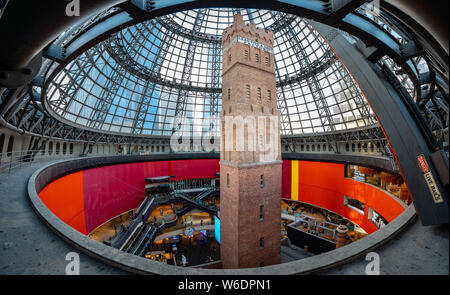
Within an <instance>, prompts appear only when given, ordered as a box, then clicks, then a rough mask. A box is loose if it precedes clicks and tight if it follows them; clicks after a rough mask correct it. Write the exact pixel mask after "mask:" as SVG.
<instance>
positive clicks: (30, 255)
mask: <svg viewBox="0 0 450 295" xmlns="http://www.w3.org/2000/svg"><path fill="white" fill-rule="evenodd" d="M48 163H50V162H48ZM41 165H42V163H38V164H31V165H30V166H28V165H26V166H24V167H21V168H17V169H15V170H13V171H12V172H11V174H8V173H2V174H0V196H1V197H0V247H1V248H0V274H65V268H66V265H67V263H68V261H66V260H65V258H66V255H67V254H68V253H69V252H77V253H79V256H80V265H81V268H80V273H81V274H86V275H87V274H102V275H109V274H126V272H124V271H121V270H120V269H117V268H113V267H111V266H109V265H106V264H104V263H102V262H99V261H97V260H95V259H93V258H90V257H89V256H87V255H84V254H82V253H80V252H79V251H78V250H76V249H75V248H73V247H72V246H70V245H69V244H67V243H66V242H64V241H63V240H62V239H61V238H59V237H58V236H57V235H56V234H54V233H53V232H52V231H51V230H50V229H49V228H48V227H47V226H46V225H45V224H44V223H42V222H41V220H39V218H38V217H37V215H36V214H35V213H34V211H33V209H32V208H31V206H30V204H29V201H28V197H27V180H28V178H29V177H30V176H31V175H32V174H33V172H34V171H36V170H37V169H38V168H39V167H41ZM375 251H376V252H377V253H378V254H379V255H380V259H381V264H380V271H381V274H447V275H448V273H449V231H448V225H446V226H431V227H423V226H422V225H421V224H420V222H419V221H418V220H417V219H416V221H415V222H413V224H411V225H410V226H409V227H408V228H407V229H406V230H404V231H403V232H402V233H401V234H399V235H398V236H397V237H395V238H394V239H392V240H391V241H389V242H388V243H387V244H385V245H384V246H382V247H381V248H379V249H377V250H375ZM366 265H367V261H366V260H365V257H360V258H357V259H356V260H354V261H352V262H350V263H347V264H345V265H343V266H340V267H335V268H332V269H329V270H326V271H322V272H320V274H364V273H365V267H366Z"/></svg>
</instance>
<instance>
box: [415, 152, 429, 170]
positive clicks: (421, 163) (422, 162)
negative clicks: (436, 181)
mask: <svg viewBox="0 0 450 295" xmlns="http://www.w3.org/2000/svg"><path fill="white" fill-rule="evenodd" d="M417 162H418V163H419V167H420V169H422V172H423V173H427V172H429V171H430V168H428V165H427V161H426V160H425V157H424V156H423V155H420V156H418V157H417Z"/></svg>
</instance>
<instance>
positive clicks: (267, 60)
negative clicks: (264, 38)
mask: <svg viewBox="0 0 450 295" xmlns="http://www.w3.org/2000/svg"><path fill="white" fill-rule="evenodd" d="M266 66H270V62H269V57H268V56H266Z"/></svg>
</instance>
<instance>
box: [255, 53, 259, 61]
mask: <svg viewBox="0 0 450 295" xmlns="http://www.w3.org/2000/svg"><path fill="white" fill-rule="evenodd" d="M255 60H256V62H258V63H259V54H258V53H257V54H255Z"/></svg>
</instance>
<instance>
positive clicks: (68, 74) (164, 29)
mask: <svg viewBox="0 0 450 295" xmlns="http://www.w3.org/2000/svg"><path fill="white" fill-rule="evenodd" d="M235 13H241V14H242V15H243V16H244V20H246V21H247V22H248V23H254V24H256V25H257V26H259V27H263V28H266V29H268V30H272V31H274V35H275V44H274V57H275V62H276V71H277V86H278V87H277V88H278V91H277V97H278V105H279V108H280V110H281V114H282V134H285V135H293V134H308V133H320V132H328V131H336V130H345V129H352V128H358V127H366V126H370V125H374V124H376V120H375V119H374V116H373V114H372V112H371V110H370V108H369V106H368V104H367V102H366V101H365V99H364V97H363V96H362V94H361V92H360V90H359V88H358V87H357V85H356V84H355V82H354V81H353V79H352V78H351V76H350V74H349V73H348V72H347V70H346V69H345V67H344V66H343V65H342V63H341V62H340V61H339V60H338V58H337V57H336V55H335V54H334V52H333V51H332V50H331V48H330V47H329V46H328V45H327V43H326V42H325V40H324V39H323V38H322V37H321V36H320V34H319V33H318V32H316V31H315V30H314V28H313V27H312V26H311V24H309V23H308V22H307V21H306V20H304V19H302V18H300V17H295V16H292V15H288V14H285V13H281V12H274V11H266V10H254V9H252V10H251V9H213V8H211V9H198V10H190V11H186V12H179V13H175V14H171V15H167V16H163V17H159V18H156V19H152V20H149V21H145V22H142V23H139V24H137V25H134V26H132V27H128V28H125V29H123V30H121V31H119V32H118V33H116V34H114V35H113V36H111V37H110V38H109V39H107V40H106V41H104V42H102V43H100V44H98V45H96V46H94V47H93V48H90V49H89V50H87V51H86V52H84V53H83V54H81V55H80V56H79V57H78V58H76V59H75V60H74V61H72V62H71V63H70V64H68V65H67V66H66V67H65V68H64V69H63V70H62V71H61V72H60V73H59V74H58V75H57V76H56V77H55V79H54V80H53V81H52V82H51V83H50V85H49V87H48V90H47V101H48V104H49V106H50V108H51V109H52V110H53V111H54V112H55V114H56V115H57V116H59V117H62V118H64V119H66V120H67V121H69V122H73V123H75V124H76V125H78V126H85V127H88V128H92V129H94V130H101V131H106V132H110V131H112V132H119V133H123V134H139V135H161V136H170V135H171V134H172V131H173V127H174V123H175V120H174V118H175V117H177V116H184V117H186V118H187V119H188V121H187V123H186V124H188V125H191V126H190V128H188V129H189V130H191V131H193V132H194V133H198V134H196V135H201V133H202V132H207V131H209V130H208V128H205V126H203V125H204V124H203V123H204V121H205V120H208V118H216V117H217V116H218V114H219V112H220V109H221V95H222V90H221V73H222V46H221V32H222V30H223V29H224V28H226V27H227V26H229V25H230V24H231V23H232V19H233V14H235ZM205 125H207V124H205Z"/></svg>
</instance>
